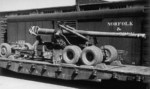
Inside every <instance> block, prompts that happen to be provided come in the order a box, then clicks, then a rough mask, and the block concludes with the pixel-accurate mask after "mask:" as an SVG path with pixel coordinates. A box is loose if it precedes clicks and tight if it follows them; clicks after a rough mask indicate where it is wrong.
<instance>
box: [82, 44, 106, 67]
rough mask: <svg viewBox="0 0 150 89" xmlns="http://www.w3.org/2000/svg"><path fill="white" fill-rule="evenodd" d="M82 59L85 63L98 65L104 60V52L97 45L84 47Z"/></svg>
mask: <svg viewBox="0 0 150 89" xmlns="http://www.w3.org/2000/svg"><path fill="white" fill-rule="evenodd" d="M81 60H82V62H83V64H84V65H96V64H99V63H101V62H102V61H103V53H102V51H101V49H100V48H98V47H96V46H89V47H86V48H84V49H83V51H82V54H81Z"/></svg>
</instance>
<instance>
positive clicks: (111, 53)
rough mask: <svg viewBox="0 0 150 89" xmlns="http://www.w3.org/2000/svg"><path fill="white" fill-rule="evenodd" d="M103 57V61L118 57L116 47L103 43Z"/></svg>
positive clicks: (111, 60) (113, 59) (110, 60)
mask: <svg viewBox="0 0 150 89" xmlns="http://www.w3.org/2000/svg"><path fill="white" fill-rule="evenodd" d="M101 49H102V51H103V54H104V57H105V62H109V63H111V62H113V61H115V60H116V59H117V58H118V52H117V49H116V48H115V47H113V46H111V45H104V46H102V47H101Z"/></svg>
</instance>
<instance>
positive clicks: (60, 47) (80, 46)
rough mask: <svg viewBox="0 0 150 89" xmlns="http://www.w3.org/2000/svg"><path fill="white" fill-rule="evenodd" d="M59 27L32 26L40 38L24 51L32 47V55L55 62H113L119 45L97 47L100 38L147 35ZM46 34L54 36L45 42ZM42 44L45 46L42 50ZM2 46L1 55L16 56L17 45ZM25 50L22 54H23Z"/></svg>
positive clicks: (31, 31) (141, 36)
mask: <svg viewBox="0 0 150 89" xmlns="http://www.w3.org/2000/svg"><path fill="white" fill-rule="evenodd" d="M58 27H59V29H46V28H40V27H38V26H32V27H31V28H30V29H29V33H30V34H32V35H35V36H36V41H35V42H34V44H33V45H32V46H31V45H28V46H27V47H28V49H24V48H23V46H22V49H21V51H22V52H24V50H31V51H33V52H32V53H33V56H32V57H34V58H35V59H36V58H38V57H42V58H43V59H50V60H51V62H53V63H67V64H77V65H90V66H93V65H97V64H100V63H102V62H104V63H112V62H114V61H116V60H118V51H117V49H116V48H115V47H113V46H111V45H104V46H102V47H97V46H96V44H98V42H97V37H124V38H146V35H145V34H141V33H120V32H98V31H84V30H77V29H75V28H73V27H70V26H68V25H63V24H58ZM42 35H52V37H51V42H43V41H42V38H41V36H42ZM39 45H41V50H40V53H39V50H38V47H39ZM0 48H1V56H2V57H8V56H10V55H12V51H11V50H12V49H15V48H16V47H12V46H10V45H9V44H6V43H4V44H1V46H0ZM4 49H5V51H4ZM16 49H17V48H16ZM16 49H15V50H16ZM21 51H20V53H22V52H21ZM14 55H15V53H14Z"/></svg>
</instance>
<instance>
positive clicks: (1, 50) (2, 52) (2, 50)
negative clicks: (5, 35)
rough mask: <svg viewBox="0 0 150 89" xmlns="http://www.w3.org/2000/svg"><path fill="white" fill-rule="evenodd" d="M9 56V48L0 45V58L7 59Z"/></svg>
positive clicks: (5, 44)
mask: <svg viewBox="0 0 150 89" xmlns="http://www.w3.org/2000/svg"><path fill="white" fill-rule="evenodd" d="M11 54H12V50H11V46H10V45H9V44H7V43H2V44H1V45H0V56H1V57H5V58H7V57H9V56H10V55H11Z"/></svg>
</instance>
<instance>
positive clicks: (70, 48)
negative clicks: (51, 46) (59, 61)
mask: <svg viewBox="0 0 150 89" xmlns="http://www.w3.org/2000/svg"><path fill="white" fill-rule="evenodd" d="M68 52H72V54H73V58H71V59H70V58H69V57H68V55H67V53H68ZM81 53H82V50H81V49H80V48H79V47H78V46H75V45H71V46H66V47H65V48H64V50H63V52H62V58H63V60H64V62H65V63H68V64H75V63H77V62H78V61H79V59H80V56H81Z"/></svg>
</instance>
